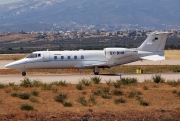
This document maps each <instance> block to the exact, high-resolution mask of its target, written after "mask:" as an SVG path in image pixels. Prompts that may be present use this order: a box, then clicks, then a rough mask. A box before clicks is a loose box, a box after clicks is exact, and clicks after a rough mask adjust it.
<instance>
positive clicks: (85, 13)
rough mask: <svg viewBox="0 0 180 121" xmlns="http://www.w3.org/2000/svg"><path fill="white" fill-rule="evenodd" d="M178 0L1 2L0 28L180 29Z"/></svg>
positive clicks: (19, 29) (35, 0)
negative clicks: (2, 3)
mask: <svg viewBox="0 0 180 121" xmlns="http://www.w3.org/2000/svg"><path fill="white" fill-rule="evenodd" d="M179 6H180V2H179V1H178V0H171V1H170V0H158V1H156V0H151V1H142V0H136V1H134V0H129V1H125V0H113V1H108V0H32V1H28V0H24V1H23V2H17V3H13V4H7V5H0V23H1V24H0V28H1V29H0V31H16V32H17V31H22V30H24V31H36V30H51V29H81V28H84V29H90V28H93V27H94V26H90V25H95V26H96V28H108V29H116V28H117V29H119V28H144V29H145V28H150V29H171V28H179V27H180V24H179V20H180V15H179V13H180V9H179Z"/></svg>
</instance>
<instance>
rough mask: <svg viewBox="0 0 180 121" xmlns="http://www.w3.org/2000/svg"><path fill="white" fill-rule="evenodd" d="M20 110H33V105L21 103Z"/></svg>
mask: <svg viewBox="0 0 180 121" xmlns="http://www.w3.org/2000/svg"><path fill="white" fill-rule="evenodd" d="M21 110H34V107H33V106H31V105H28V104H23V105H21Z"/></svg>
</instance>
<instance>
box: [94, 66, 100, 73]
mask: <svg viewBox="0 0 180 121" xmlns="http://www.w3.org/2000/svg"><path fill="white" fill-rule="evenodd" d="M93 72H94V74H95V75H98V74H99V68H98V66H95V67H94V71H93Z"/></svg>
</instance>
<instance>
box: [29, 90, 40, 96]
mask: <svg viewBox="0 0 180 121" xmlns="http://www.w3.org/2000/svg"><path fill="white" fill-rule="evenodd" d="M31 94H32V95H34V96H38V95H39V92H38V91H35V90H34V91H32V92H31Z"/></svg>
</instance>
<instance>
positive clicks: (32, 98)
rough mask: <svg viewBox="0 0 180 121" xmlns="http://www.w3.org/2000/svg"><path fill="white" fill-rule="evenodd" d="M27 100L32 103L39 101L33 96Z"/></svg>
mask: <svg viewBox="0 0 180 121" xmlns="http://www.w3.org/2000/svg"><path fill="white" fill-rule="evenodd" d="M29 100H30V101H31V102H33V103H38V102H39V100H38V99H37V98H34V97H31V98H29Z"/></svg>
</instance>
